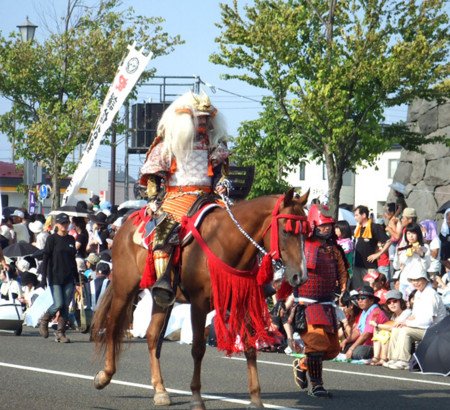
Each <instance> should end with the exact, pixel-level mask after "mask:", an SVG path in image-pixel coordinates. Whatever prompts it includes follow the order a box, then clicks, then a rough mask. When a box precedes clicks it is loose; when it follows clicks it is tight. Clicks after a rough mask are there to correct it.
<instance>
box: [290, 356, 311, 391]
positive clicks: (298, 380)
mask: <svg viewBox="0 0 450 410" xmlns="http://www.w3.org/2000/svg"><path fill="white" fill-rule="evenodd" d="M292 367H293V370H294V380H295V384H296V385H297V386H298V387H300V388H301V389H306V388H307V387H308V379H307V377H306V370H302V369H301V368H300V359H295V360H294V361H293V362H292Z"/></svg>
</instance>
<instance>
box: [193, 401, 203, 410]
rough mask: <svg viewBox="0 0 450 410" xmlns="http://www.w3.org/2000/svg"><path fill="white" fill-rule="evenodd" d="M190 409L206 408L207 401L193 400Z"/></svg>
mask: <svg viewBox="0 0 450 410" xmlns="http://www.w3.org/2000/svg"><path fill="white" fill-rule="evenodd" d="M189 409H190V410H206V407H205V403H203V401H193V402H191V405H190V406H189Z"/></svg>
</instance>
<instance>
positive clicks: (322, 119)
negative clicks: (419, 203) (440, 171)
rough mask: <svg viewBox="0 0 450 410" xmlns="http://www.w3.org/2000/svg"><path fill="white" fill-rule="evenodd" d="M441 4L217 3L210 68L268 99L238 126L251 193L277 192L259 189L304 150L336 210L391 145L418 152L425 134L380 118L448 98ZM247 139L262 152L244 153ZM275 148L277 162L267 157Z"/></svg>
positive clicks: (348, 0) (374, 0) (347, 0)
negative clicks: (345, 178)
mask: <svg viewBox="0 0 450 410" xmlns="http://www.w3.org/2000/svg"><path fill="white" fill-rule="evenodd" d="M444 5H445V2H444V1H443V0H430V1H415V0H408V1H404V0H341V1H339V2H338V1H337V0H255V1H254V4H253V5H251V6H246V7H244V8H241V7H240V6H239V2H238V1H237V0H235V1H233V2H232V4H225V3H222V4H221V22H220V23H219V24H218V27H219V28H220V30H221V34H220V36H219V37H218V38H217V39H216V42H217V43H218V45H219V51H218V52H217V53H215V54H213V55H212V56H211V58H210V59H211V61H212V62H214V63H216V64H221V65H224V66H226V67H228V68H229V73H227V74H225V75H224V77H225V78H227V79H232V78H234V79H239V80H242V81H245V82H247V83H248V84H251V85H253V86H256V87H259V88H262V89H265V90H268V91H269V92H270V97H268V98H265V99H264V100H263V103H262V104H263V111H262V113H261V116H260V118H259V119H257V120H255V121H250V122H247V123H245V124H243V125H242V127H241V128H240V131H239V133H240V136H239V138H237V140H236V143H237V146H238V148H237V150H238V152H241V154H242V156H243V157H245V159H243V157H242V156H241V160H243V161H246V162H247V163H253V164H254V165H256V166H257V170H258V171H257V183H256V187H257V189H258V190H260V189H261V188H262V189H266V190H268V191H271V190H272V189H273V188H274V187H275V186H274V185H271V184H270V183H269V182H265V181H269V180H270V178H267V175H266V173H267V172H268V171H269V170H270V169H272V170H279V167H280V164H279V160H280V159H281V160H282V161H284V165H286V166H287V167H289V166H294V165H296V164H298V163H299V162H301V161H305V155H306V153H308V154H309V155H310V156H311V158H312V159H314V160H319V161H324V162H325V164H326V168H327V176H328V184H329V196H330V201H331V205H332V206H333V208H334V209H335V210H336V208H337V204H338V203H339V193H340V189H341V186H342V175H343V173H344V172H346V171H354V170H355V168H356V167H357V166H358V165H361V164H362V163H363V162H364V161H367V163H369V164H371V163H373V162H374V161H375V159H376V158H377V157H378V156H379V154H381V153H382V152H384V151H386V150H387V149H389V148H390V147H391V146H392V145H393V144H394V143H400V144H401V145H402V146H403V147H405V148H407V149H413V150H417V149H418V147H419V146H420V144H422V143H423V142H424V141H423V137H422V136H420V135H417V134H414V133H412V132H410V131H409V130H408V129H407V128H406V126H405V125H404V124H393V125H383V122H384V120H385V118H384V115H383V113H384V111H385V109H386V108H389V107H394V106H398V105H401V104H408V103H410V102H411V101H412V100H413V99H414V98H426V99H433V98H437V99H440V98H442V97H443V96H445V95H448V92H449V89H450V87H449V84H448V75H449V67H450V66H449V63H448V52H449V44H450V40H449V36H448V32H449V31H448V29H449V25H448V16H447V14H446V13H445V12H444ZM445 79H447V82H445V81H444V80H445ZM438 84H439V86H437V85H438ZM446 93H447V94H446ZM275 123H276V124H275ZM280 134H282V135H280ZM251 140H254V141H255V143H256V144H257V145H258V146H262V147H265V148H267V149H257V150H253V151H250V149H249V146H250V145H251ZM271 146H273V147H276V149H274V150H276V152H277V155H276V156H273V155H272V156H271V157H268V155H270V153H271V149H269V148H268V147H271ZM241 147H242V148H241ZM246 150H247V152H249V155H247V156H245V155H244V154H245V152H246ZM274 150H272V152H274ZM261 161H263V164H264V165H263V167H262V170H263V171H262V173H263V174H264V176H261V175H260V174H259V167H260V162H261ZM272 180H275V179H274V178H272ZM336 213H337V210H336Z"/></svg>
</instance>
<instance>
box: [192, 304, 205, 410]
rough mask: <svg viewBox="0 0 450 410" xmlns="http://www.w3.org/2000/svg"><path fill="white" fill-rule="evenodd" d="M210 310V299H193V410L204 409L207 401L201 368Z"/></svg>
mask: <svg viewBox="0 0 450 410" xmlns="http://www.w3.org/2000/svg"><path fill="white" fill-rule="evenodd" d="M208 310H209V301H207V300H206V299H204V300H203V301H202V303H195V302H194V301H192V305H191V322H192V334H193V339H192V349H191V355H192V358H193V359H194V373H193V375H192V381H191V391H192V402H191V410H204V409H205V403H204V402H203V399H202V395H201V388H202V383H201V370H202V360H203V356H204V355H205V350H206V343H205V322H206V314H207V313H208Z"/></svg>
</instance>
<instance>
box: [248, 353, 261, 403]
mask: <svg viewBox="0 0 450 410" xmlns="http://www.w3.org/2000/svg"><path fill="white" fill-rule="evenodd" d="M245 357H246V359H247V378H248V391H249V393H250V406H249V408H252V409H261V408H264V405H263V403H262V401H261V387H260V385H259V376H258V368H257V366H256V349H254V348H249V349H247V350H246V351H245Z"/></svg>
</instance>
